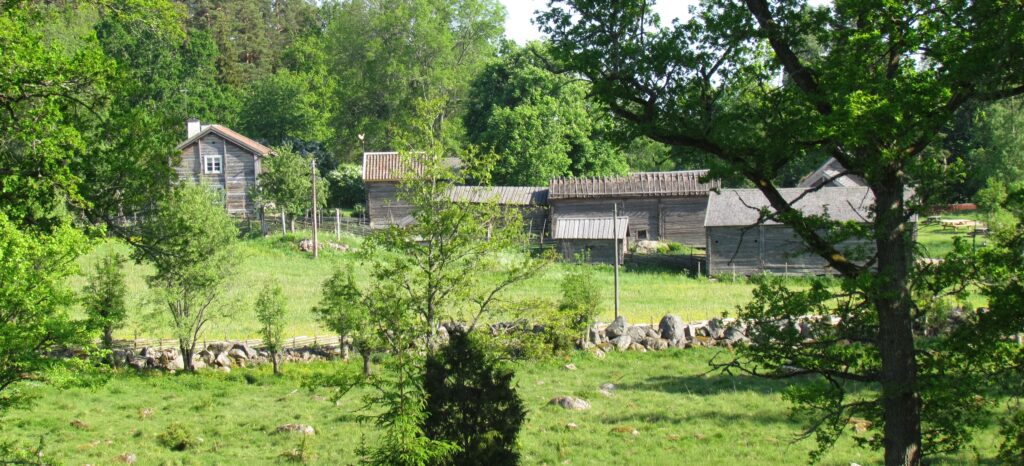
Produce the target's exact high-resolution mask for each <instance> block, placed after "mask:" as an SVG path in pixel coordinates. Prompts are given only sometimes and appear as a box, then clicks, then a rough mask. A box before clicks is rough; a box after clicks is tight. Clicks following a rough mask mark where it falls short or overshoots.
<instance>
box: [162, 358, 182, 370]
mask: <svg viewBox="0 0 1024 466" xmlns="http://www.w3.org/2000/svg"><path fill="white" fill-rule="evenodd" d="M164 369H167V370H169V371H183V370H185V358H182V357H181V355H180V354H176V355H174V357H173V358H168V359H167V362H166V363H164Z"/></svg>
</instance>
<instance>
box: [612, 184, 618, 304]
mask: <svg viewBox="0 0 1024 466" xmlns="http://www.w3.org/2000/svg"><path fill="white" fill-rule="evenodd" d="M612 206H613V207H612V236H613V237H614V240H613V242H614V243H615V259H614V262H615V318H616V319H618V318H619V204H618V203H617V202H616V203H613V204H612Z"/></svg>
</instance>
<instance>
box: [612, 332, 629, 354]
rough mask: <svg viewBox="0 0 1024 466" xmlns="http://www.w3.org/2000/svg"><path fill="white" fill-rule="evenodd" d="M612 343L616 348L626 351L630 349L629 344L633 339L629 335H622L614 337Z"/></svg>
mask: <svg viewBox="0 0 1024 466" xmlns="http://www.w3.org/2000/svg"><path fill="white" fill-rule="evenodd" d="M610 343H611V344H612V345H615V349H616V350H619V351H626V350H627V349H629V345H630V344H632V343H633V339H632V338H630V336H629V335H622V336H620V337H618V338H613V339H612V340H611V341H610Z"/></svg>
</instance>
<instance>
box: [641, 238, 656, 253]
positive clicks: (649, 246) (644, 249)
mask: <svg viewBox="0 0 1024 466" xmlns="http://www.w3.org/2000/svg"><path fill="white" fill-rule="evenodd" d="M659 246H661V243H660V242H658V241H651V240H646V239H644V240H640V241H637V242H636V253H637V254H654V253H657V252H658V247H659Z"/></svg>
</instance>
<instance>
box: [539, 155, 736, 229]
mask: <svg viewBox="0 0 1024 466" xmlns="http://www.w3.org/2000/svg"><path fill="white" fill-rule="evenodd" d="M706 174H707V170H690V171H672V172H652V173H634V174H631V175H626V176H617V177H603V178H557V179H554V180H551V189H550V191H549V192H548V203H549V204H550V208H551V223H552V231H555V230H557V229H558V224H559V222H561V221H562V219H570V218H601V217H609V218H610V217H611V216H612V215H613V206H615V205H618V210H619V214H620V215H623V216H625V217H627V218H628V219H629V228H628V230H627V232H626V236H628V238H629V240H630V241H633V242H635V241H643V240H658V241H677V242H680V243H683V244H686V245H690V246H698V247H703V246H704V241H705V234H704V212H705V210H706V209H707V203H708V192H710V191H711V190H712V189H718V188H720V187H721V181H719V180H711V181H709V182H701V177H703V176H705V175H706Z"/></svg>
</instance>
